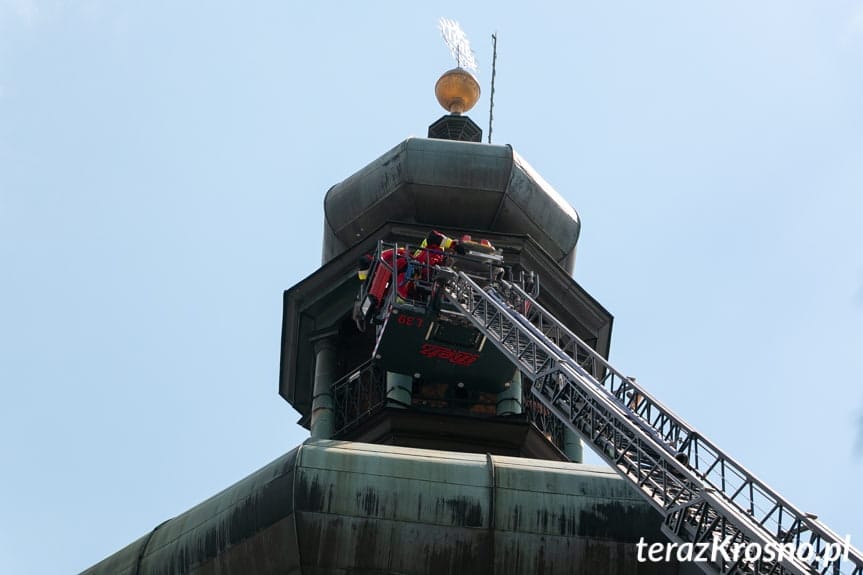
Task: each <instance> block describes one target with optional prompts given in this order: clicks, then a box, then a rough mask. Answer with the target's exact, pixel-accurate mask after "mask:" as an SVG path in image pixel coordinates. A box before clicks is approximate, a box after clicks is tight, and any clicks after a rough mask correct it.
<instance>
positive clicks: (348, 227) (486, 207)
mask: <svg viewBox="0 0 863 575" xmlns="http://www.w3.org/2000/svg"><path fill="white" fill-rule="evenodd" d="M324 214H325V223H324V246H323V261H324V262H328V261H330V260H331V259H333V258H335V257H336V256H338V255H340V254H341V253H343V252H344V251H346V250H348V249H350V248H351V247H353V246H355V245H357V244H360V243H363V242H364V241H365V240H367V239H368V238H369V236H370V234H373V233H375V232H376V230H378V228H380V227H381V226H382V225H383V224H384V223H386V222H388V221H402V222H410V223H418V224H425V225H428V226H432V227H438V228H442V229H447V228H458V229H470V230H482V231H485V232H498V233H503V234H528V235H530V236H531V237H532V238H533V239H535V240H536V241H537V242H538V243H539V244H540V245H541V246H542V248H543V249H544V250H545V251H546V252H548V253H549V254H550V255H551V256H552V258H554V260H555V261H556V262H557V263H558V264H559V265H561V266H562V267H564V268H565V269H566V270H567V271H568V272H569V273H572V269H573V266H574V262H575V245H576V242H577V241H578V234H579V231H580V225H581V224H580V222H579V218H578V214H577V213H576V212H575V210H574V209H573V208H572V206H570V205H569V204H568V203H567V202H566V201H565V200H564V199H563V198H562V197H561V196H560V195H559V194H558V193H557V192H556V191H555V190H554V188H552V187H551V186H550V185H549V184H548V183H547V182H545V181H544V180H543V179H542V178H541V177H540V176H539V175H538V174H537V173H536V172H535V171H534V170H533V169H532V168H531V167H530V166H529V165H528V164H527V162H526V161H525V160H524V159H523V158H521V157H519V156H518V154H516V153H515V152H514V151H513V149H512V148H511V147H510V146H496V145H491V144H480V143H474V142H456V141H452V140H436V139H422V138H411V139H408V140H405V141H404V142H402V143H401V144H399V145H398V146H396V147H395V148H393V149H392V150H390V151H389V152H387V153H385V154H384V155H383V156H381V157H379V158H378V159H377V160H375V161H373V162H372V163H370V164H369V165H367V166H366V167H364V168H362V169H361V170H360V171H358V172H357V173H355V174H354V175H352V176H350V177H349V178H347V179H346V180H344V181H343V182H341V183H339V184H336V185H335V186H333V187H332V188H331V189H330V190H329V192H327V196H326V198H325V199H324Z"/></svg>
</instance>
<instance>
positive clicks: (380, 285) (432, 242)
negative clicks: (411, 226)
mask: <svg viewBox="0 0 863 575" xmlns="http://www.w3.org/2000/svg"><path fill="white" fill-rule="evenodd" d="M457 244H458V242H457V241H456V240H453V239H452V238H449V237H447V236H446V235H444V234H442V233H440V232H439V231H437V230H432V231H430V232H429V233H428V235H427V236H426V237H425V239H423V241H422V243H421V244H420V247H419V248H418V249H417V250H415V251H414V252H413V253H412V254H410V253H408V251H407V250H406V249H405V248H404V247H399V248H397V249H395V250H393V249H392V248H390V249H387V250H384V251H383V252H381V257H380V261H379V262H378V265H377V267H376V269H375V273H374V274H373V276H372V278H371V285H369V290H368V295H367V296H366V297H367V298H368V297H370V298H371V301H370V302H369V304H368V305H366V304H365V302H364V307H365V312H366V313H365V315H366V316H368V312H369V311H371V310H372V309H374V308H377V307H378V306H380V304H381V302H382V301H383V300H384V299H385V296H386V291H387V288H388V287H389V285H390V280H391V279H392V275H393V272H395V273H396V291H397V293H398V295H399V297H401V298H404V299H409V298H411V297H412V296H413V295H414V287H415V284H414V281H413V280H414V278H415V276H416V275H417V274H419V275H420V276H421V277H422V276H426V277H425V279H427V280H428V279H430V277H428V276H430V270H431V269H433V268H434V266H436V265H438V264H440V263H442V262H443V260H444V259H445V258H446V255H445V252H446V251H449V250H451V249H453V248H454V247H455V246H456V245H457ZM370 262H371V260H370ZM369 265H371V263H369ZM362 271H363V270H362V268H361V269H360V273H361V274H362ZM365 271H366V273H368V268H365Z"/></svg>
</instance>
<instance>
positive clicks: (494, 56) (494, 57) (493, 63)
mask: <svg viewBox="0 0 863 575" xmlns="http://www.w3.org/2000/svg"><path fill="white" fill-rule="evenodd" d="M491 42H492V56H491V99H490V101H489V105H488V143H489V144H491V124H492V122H493V121H494V76H495V74H496V73H497V33H494V34H492V35H491Z"/></svg>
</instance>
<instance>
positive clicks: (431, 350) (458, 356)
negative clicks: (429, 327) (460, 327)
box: [420, 343, 479, 367]
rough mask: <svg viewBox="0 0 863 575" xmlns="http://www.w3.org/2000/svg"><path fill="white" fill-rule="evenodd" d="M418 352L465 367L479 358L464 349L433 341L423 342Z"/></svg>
mask: <svg viewBox="0 0 863 575" xmlns="http://www.w3.org/2000/svg"><path fill="white" fill-rule="evenodd" d="M420 354H421V355H424V356H426V357H429V358H438V359H445V360H447V361H449V362H450V363H453V364H455V365H460V366H462V367H467V366H469V365H471V364H473V362H475V361H476V360H478V359H479V355H477V354H475V353H468V352H466V351H458V350H457V349H452V348H449V347H444V346H442V345H435V344H433V343H424V344H423V346H422V347H421V348H420Z"/></svg>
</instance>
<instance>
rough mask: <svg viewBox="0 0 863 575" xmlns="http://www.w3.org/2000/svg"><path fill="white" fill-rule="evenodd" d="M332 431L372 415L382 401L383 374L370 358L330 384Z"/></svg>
mask: <svg viewBox="0 0 863 575" xmlns="http://www.w3.org/2000/svg"><path fill="white" fill-rule="evenodd" d="M332 394H333V412H334V415H335V428H334V435H335V436H336V437H338V436H339V435H341V434H342V433H344V432H345V431H348V430H350V428H352V427H353V426H355V425H357V424H358V423H360V422H361V421H362V420H364V419H366V418H367V417H369V416H370V415H373V414H374V413H376V412H377V411H379V410H380V409H382V408H383V407H384V406H385V405H386V400H387V389H386V377H385V373H384V371H383V370H382V369H380V368H379V367H377V366H376V365H375V364H374V362H372V361H367V362H365V363H364V364H362V365H360V366H359V367H358V368H356V369H355V370H354V371H352V372H351V373H349V374H348V375H346V376H344V377H343V378H341V379H339V380H338V381H336V382H335V383H334V384H333V386H332Z"/></svg>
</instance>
